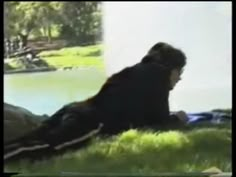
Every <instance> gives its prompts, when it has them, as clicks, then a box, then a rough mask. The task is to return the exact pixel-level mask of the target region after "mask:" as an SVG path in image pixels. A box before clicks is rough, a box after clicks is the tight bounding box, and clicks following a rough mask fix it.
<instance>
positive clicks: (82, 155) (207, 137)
mask: <svg viewBox="0 0 236 177" xmlns="http://www.w3.org/2000/svg"><path fill="white" fill-rule="evenodd" d="M231 150H232V149H231V128H230V126H224V127H221V128H219V127H212V128H206V127H205V128H204V127H202V128H196V129H192V130H187V131H186V130H185V131H166V132H154V131H151V130H145V131H144V130H142V131H141V130H134V129H133V130H129V131H126V132H124V133H122V134H120V135H118V136H114V137H111V138H101V137H100V138H97V139H94V140H93V141H92V143H91V144H90V145H89V146H88V147H87V148H84V149H81V150H78V151H76V152H67V153H66V154H64V155H61V156H59V157H55V158H52V159H50V160H47V161H39V162H36V163H34V164H32V163H29V162H27V161H21V162H17V163H15V164H9V165H7V166H5V170H6V171H20V172H24V173H33V172H34V173H53V172H61V171H70V172H90V173H92V172H93V173H99V172H101V173H135V174H137V173H145V174H152V173H157V172H201V171H203V170H205V169H207V168H210V167H212V166H215V167H217V168H219V169H221V170H223V171H231V170H232V167H231V155H232V154H231Z"/></svg>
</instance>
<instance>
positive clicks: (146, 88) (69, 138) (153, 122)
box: [4, 42, 186, 161]
mask: <svg viewBox="0 0 236 177" xmlns="http://www.w3.org/2000/svg"><path fill="white" fill-rule="evenodd" d="M185 64H186V57H185V54H184V53H183V52H182V51H181V50H179V49H176V48H174V47H172V46H171V45H169V44H166V43H162V42H161V43H157V44H156V45H154V46H153V47H152V48H151V49H150V51H149V52H148V53H147V55H146V56H144V58H143V59H142V61H141V62H140V63H138V64H136V65H134V66H131V67H127V68H125V69H123V70H122V71H120V72H119V73H117V74H114V75H113V76H111V77H110V78H109V79H108V80H107V81H106V83H105V84H104V85H103V86H102V88H101V90H100V91H99V92H98V94H96V95H95V96H93V97H92V98H89V99H88V100H85V101H82V102H73V103H70V104H68V105H65V106H64V107H63V108H61V109H60V110H58V111H57V112H56V113H55V114H54V115H52V116H51V117H50V118H49V119H48V120H46V121H44V123H43V125H42V126H41V127H40V128H38V129H37V130H35V131H33V132H31V133H29V134H28V135H26V136H24V137H22V138H19V139H17V140H14V141H12V142H9V143H8V144H7V145H6V146H5V148H4V159H5V161H8V160H12V159H19V158H30V159H37V158H39V157H49V156H50V155H55V154H60V153H62V152H64V151H65V150H68V149H78V148H80V147H83V146H84V145H85V144H86V142H87V141H89V140H90V138H91V137H93V136H94V135H97V134H100V135H102V134H106V135H114V134H117V133H119V132H121V131H125V130H128V129H130V128H131V127H132V128H144V127H155V128H156V129H172V128H174V127H177V126H179V125H182V122H181V121H180V120H179V119H178V118H177V117H176V116H170V113H169V105H168V97H169V91H170V90H171V89H172V86H171V82H170V74H171V71H172V70H173V69H178V70H181V69H182V68H183V67H184V66H185Z"/></svg>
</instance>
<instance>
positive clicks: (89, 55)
mask: <svg viewBox="0 0 236 177" xmlns="http://www.w3.org/2000/svg"><path fill="white" fill-rule="evenodd" d="M102 52H103V50H102V45H101V44H99V45H92V46H85V47H70V48H63V49H61V50H52V51H45V52H41V53H40V54H39V56H40V57H41V58H42V59H44V60H45V61H46V62H47V63H48V64H49V65H51V66H54V67H56V68H64V67H90V66H92V67H97V68H103V67H104V64H103V56H102Z"/></svg>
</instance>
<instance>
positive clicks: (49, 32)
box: [47, 25, 52, 43]
mask: <svg viewBox="0 0 236 177" xmlns="http://www.w3.org/2000/svg"><path fill="white" fill-rule="evenodd" d="M47 30H48V42H49V43H52V30H51V25H48V26H47Z"/></svg>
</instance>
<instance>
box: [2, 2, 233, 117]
mask: <svg viewBox="0 0 236 177" xmlns="http://www.w3.org/2000/svg"><path fill="white" fill-rule="evenodd" d="M231 8H232V4H231V2H103V3H101V2H84V1H82V2H5V3H4V14H5V17H4V35H5V44H6V40H7V39H10V40H11V41H15V40H16V38H17V37H19V38H20V39H21V40H22V39H25V38H27V45H26V49H22V48H19V47H20V46H18V48H19V49H18V48H16V50H15V52H14V51H13V52H12V51H11V54H8V53H6V49H7V48H6V46H7V45H5V59H4V69H5V74H4V102H7V103H10V104H14V105H17V106H22V107H24V108H27V109H29V110H31V111H32V112H34V113H37V114H52V113H53V112H55V111H56V110H57V109H59V108H60V107H61V106H63V105H64V104H67V103H69V102H71V101H79V100H84V99H86V98H88V97H89V96H92V95H94V94H96V93H97V91H98V90H99V89H100V87H101V86H102V84H103V83H104V82H105V80H106V78H107V77H108V76H110V75H111V74H113V73H115V72H117V71H120V70H121V69H123V68H124V67H126V66H130V65H133V64H135V63H137V62H139V61H140V60H141V58H142V57H143V56H144V55H145V54H146V52H147V51H148V50H149V48H150V47H151V46H152V45H154V44H155V43H157V42H160V41H163V42H167V43H170V44H172V45H173V46H175V47H177V48H180V49H182V50H183V51H184V52H185V53H186V56H187V57H188V59H187V66H186V68H185V72H184V74H183V76H182V81H181V82H179V83H178V84H177V86H176V88H175V89H174V90H173V91H172V92H171V94H170V109H171V110H172V111H175V110H179V109H182V110H185V111H187V112H197V111H209V110H211V109H215V108H231V107H232V29H231V27H232V9H231ZM49 17H50V18H49ZM24 36H25V37H24ZM12 44H13V43H12ZM21 47H22V46H21ZM27 47H28V48H30V49H32V50H33V51H34V52H35V53H36V54H37V56H38V58H40V59H38V60H37V62H38V63H40V62H39V61H41V65H39V64H37V63H36V62H35V60H30V59H27V58H26V57H25V53H24V52H25V51H27ZM13 48H14V45H13ZM8 50H9V49H8ZM22 53H23V54H22ZM31 70H32V71H38V72H30V73H26V71H31ZM40 70H41V71H47V70H48V72H40ZM49 70H50V72H49ZM13 73H14V74H13Z"/></svg>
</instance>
